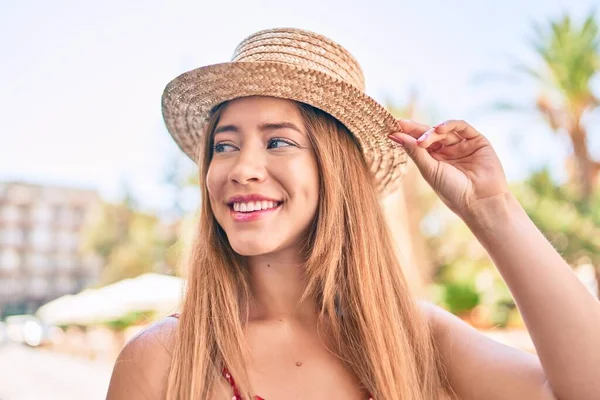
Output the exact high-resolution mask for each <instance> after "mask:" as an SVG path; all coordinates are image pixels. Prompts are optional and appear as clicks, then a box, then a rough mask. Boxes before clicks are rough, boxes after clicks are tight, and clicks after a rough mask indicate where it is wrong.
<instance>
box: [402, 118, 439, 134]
mask: <svg viewBox="0 0 600 400" xmlns="http://www.w3.org/2000/svg"><path fill="white" fill-rule="evenodd" d="M398 123H399V124H400V127H401V128H402V131H404V133H407V134H409V135H411V136H413V137H415V138H417V137H419V136H421V135H422V134H423V132H425V131H427V130H428V129H430V128H431V127H430V126H429V125H426V124H422V123H420V122H416V121H413V120H410V119H399V120H398Z"/></svg>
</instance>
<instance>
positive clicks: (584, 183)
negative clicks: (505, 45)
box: [519, 12, 600, 205]
mask: <svg viewBox="0 0 600 400" xmlns="http://www.w3.org/2000/svg"><path fill="white" fill-rule="evenodd" d="M534 32H535V38H534V41H533V46H534V49H535V52H536V53H537V55H538V56H539V57H540V59H541V61H542V62H541V65H540V66H539V67H537V68H536V67H529V66H520V67H519V69H520V70H521V71H523V72H525V73H527V74H528V75H530V76H532V77H534V78H535V79H536V80H538V81H539V83H541V84H542V89H541V90H540V92H539V93H538V95H537V98H536V108H537V110H538V111H539V113H540V114H541V116H542V117H543V118H544V120H545V121H546V122H547V123H548V125H549V126H550V127H551V129H552V130H553V131H554V132H556V133H564V134H567V135H568V137H569V139H570V142H571V144H572V146H573V156H574V159H573V161H574V164H575V167H576V168H573V170H574V172H575V174H574V176H572V178H573V181H574V182H577V183H578V186H579V193H580V198H581V200H582V202H583V203H584V204H586V205H587V204H589V201H590V197H591V196H592V194H593V192H594V188H595V184H596V183H597V180H598V178H597V171H598V163H596V162H594V161H593V160H592V159H591V158H590V154H589V151H588V137H587V136H588V132H587V130H586V127H585V126H584V124H583V123H582V120H583V118H584V116H585V115H586V114H587V113H589V112H591V111H592V110H594V109H595V108H597V107H598V106H599V105H600V102H599V99H598V97H596V96H595V95H594V93H592V88H591V85H590V84H591V81H592V78H593V77H594V76H595V74H596V73H598V71H600V35H599V28H598V22H597V21H596V20H595V18H594V13H593V12H592V13H590V14H589V15H588V16H587V17H586V18H585V20H584V22H583V24H581V25H579V26H576V25H574V24H573V23H572V21H571V18H570V17H569V16H568V15H565V16H563V17H562V19H559V20H556V21H550V23H549V24H548V25H547V26H545V27H544V26H540V25H538V24H535V25H534Z"/></svg>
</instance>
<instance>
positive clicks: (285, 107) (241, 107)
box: [219, 96, 302, 125]
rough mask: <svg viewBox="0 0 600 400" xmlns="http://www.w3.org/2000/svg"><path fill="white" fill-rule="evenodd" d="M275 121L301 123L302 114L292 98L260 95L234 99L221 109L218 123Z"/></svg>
mask: <svg viewBox="0 0 600 400" xmlns="http://www.w3.org/2000/svg"><path fill="white" fill-rule="evenodd" d="M275 121H277V122H297V123H298V124H299V125H301V123H302V116H301V115H300V111H299V109H298V106H297V105H296V103H295V102H294V101H292V100H286V99H279V98H275V97H262V96H253V97H244V98H239V99H234V100H231V101H230V102H229V104H227V107H225V109H224V110H223V113H222V114H221V118H220V119H219V125H226V124H242V123H250V124H254V123H256V124H260V123H265V122H275Z"/></svg>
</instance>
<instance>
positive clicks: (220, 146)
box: [213, 142, 236, 153]
mask: <svg viewBox="0 0 600 400" xmlns="http://www.w3.org/2000/svg"><path fill="white" fill-rule="evenodd" d="M213 150H214V152H215V153H226V152H230V151H235V150H236V148H235V146H233V145H232V144H229V143H223V142H221V143H217V144H215V146H214V147H213Z"/></svg>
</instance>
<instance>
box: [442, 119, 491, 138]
mask: <svg viewBox="0 0 600 400" xmlns="http://www.w3.org/2000/svg"><path fill="white" fill-rule="evenodd" d="M433 129H434V130H435V131H436V132H437V133H439V134H443V133H449V132H452V131H454V132H455V133H456V134H457V135H459V136H460V137H462V138H465V139H467V140H469V139H473V138H476V137H477V136H481V133H480V132H479V131H477V130H476V129H475V128H473V127H472V126H471V125H470V124H469V123H467V122H466V121H464V120H457V119H450V120H447V121H445V122H443V123H441V124H439V125H436V126H434V127H433Z"/></svg>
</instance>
